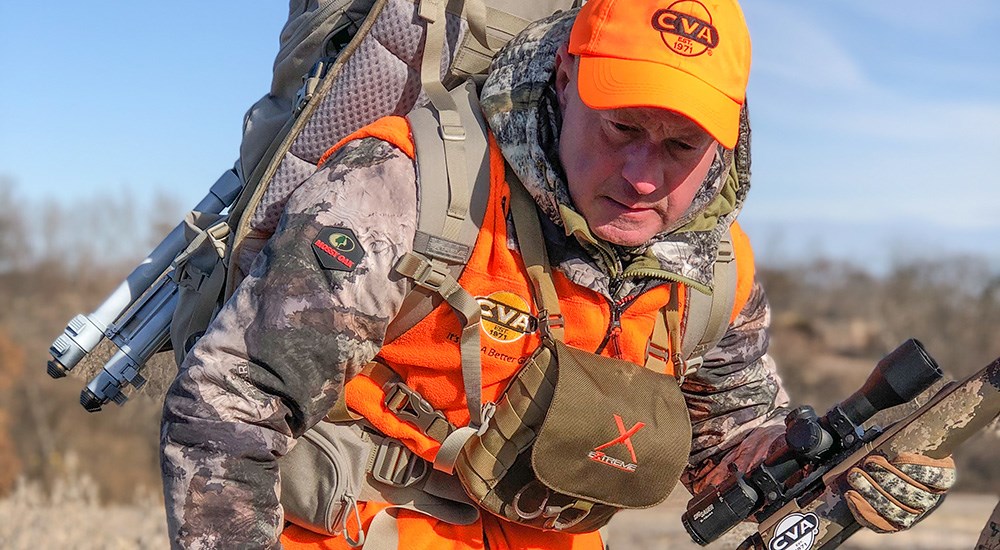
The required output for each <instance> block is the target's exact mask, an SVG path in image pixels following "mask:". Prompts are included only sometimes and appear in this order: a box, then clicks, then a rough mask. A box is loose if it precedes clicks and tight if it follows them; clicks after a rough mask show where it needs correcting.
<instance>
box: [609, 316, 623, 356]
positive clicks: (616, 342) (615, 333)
mask: <svg viewBox="0 0 1000 550" xmlns="http://www.w3.org/2000/svg"><path fill="white" fill-rule="evenodd" d="M621 333H622V325H621V323H619V322H618V321H617V320H616V321H615V326H613V327H611V353H612V355H613V356H614V357H615V358H617V359H621V358H622V344H621V338H620V336H621Z"/></svg>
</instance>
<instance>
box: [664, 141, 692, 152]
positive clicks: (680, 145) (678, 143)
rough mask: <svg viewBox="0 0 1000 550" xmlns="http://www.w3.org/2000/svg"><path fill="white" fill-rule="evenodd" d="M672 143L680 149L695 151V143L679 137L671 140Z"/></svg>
mask: <svg viewBox="0 0 1000 550" xmlns="http://www.w3.org/2000/svg"><path fill="white" fill-rule="evenodd" d="M670 144H671V145H672V146H674V147H676V148H677V149H680V150H681V151H694V150H695V149H696V147H695V146H694V145H691V144H690V143H688V142H686V141H681V140H679V139H672V140H670Z"/></svg>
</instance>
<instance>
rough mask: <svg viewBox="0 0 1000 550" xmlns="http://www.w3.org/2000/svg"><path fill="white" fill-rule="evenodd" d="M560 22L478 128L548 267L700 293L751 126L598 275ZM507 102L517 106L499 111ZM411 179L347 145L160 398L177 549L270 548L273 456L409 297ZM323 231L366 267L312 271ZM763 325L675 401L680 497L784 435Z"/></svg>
mask: <svg viewBox="0 0 1000 550" xmlns="http://www.w3.org/2000/svg"><path fill="white" fill-rule="evenodd" d="M569 17H570V16H569V15H562V16H557V17H555V18H553V19H550V20H548V21H545V22H543V23H541V24H540V25H537V26H534V27H531V28H530V29H529V30H528V31H526V33H525V34H524V35H522V38H521V39H518V40H515V41H514V42H512V45H511V46H510V47H509V48H508V49H507V50H505V51H504V52H502V53H501V54H500V55H499V56H498V58H497V60H496V62H495V64H494V67H493V69H492V70H493V72H494V74H495V75H497V76H496V78H494V77H491V82H490V83H487V91H486V92H485V97H484V101H483V103H484V109H485V110H486V113H487V115H488V116H489V115H491V113H492V114H494V115H497V116H498V117H499V118H497V117H496V116H491V117H490V125H491V128H492V130H493V131H494V133H495V135H496V137H497V139H498V142H499V144H500V146H501V149H502V150H503V151H504V153H505V155H506V156H507V158H508V159H510V160H511V161H512V163H513V164H514V168H515V171H516V172H517V174H518V176H519V177H521V178H524V180H525V182H526V183H527V184H528V187H529V189H532V193H533V196H534V197H535V199H536V202H538V204H539V206H540V208H541V209H542V211H543V212H546V213H547V214H549V216H546V217H547V218H548V219H547V220H543V221H547V222H548V223H547V224H545V225H546V230H545V233H546V237H547V240H548V241H550V242H549V250H550V253H551V254H552V258H553V261H554V262H556V263H558V264H559V266H558V267H559V269H561V270H562V271H563V272H564V273H565V274H566V275H567V277H568V278H569V279H570V280H571V281H574V282H575V283H576V284H580V285H582V286H585V287H587V288H591V289H594V290H596V291H597V292H600V293H602V294H604V295H605V296H606V297H608V298H609V299H617V298H619V297H621V296H624V295H627V294H631V293H635V292H641V291H643V290H645V289H648V288H651V287H653V286H656V285H659V284H665V279H664V278H653V279H628V278H626V279H625V280H617V281H615V283H616V284H615V285H612V284H611V280H612V274H620V273H622V272H624V271H626V270H627V269H625V268H626V267H627V266H628V265H630V264H632V263H635V262H640V261H646V260H648V259H649V258H650V257H652V258H654V259H655V261H656V262H657V263H658V265H659V266H660V268H661V269H662V271H663V273H664V274H665V275H669V274H674V276H678V273H677V272H678V271H681V272H682V273H680V274H679V275H680V276H682V277H686V278H689V279H691V280H692V281H694V282H695V283H696V284H699V285H702V286H704V287H706V288H710V286H711V282H712V281H711V262H710V261H699V262H694V263H691V260H692V259H693V258H692V255H694V256H699V257H700V256H702V255H707V254H708V253H709V252H711V251H714V250H715V246H716V244H717V242H718V239H719V237H720V236H721V235H722V234H723V233H724V232H725V231H726V230H728V227H729V224H730V223H731V222H732V220H733V219H734V218H735V216H736V214H737V213H738V211H739V208H740V206H742V202H743V197H744V196H745V194H746V191H747V189H748V188H749V149H748V145H749V144H748V136H749V132H748V127H747V126H746V121H745V119H744V130H745V131H744V132H743V135H742V136H741V142H740V145H739V147H738V148H737V151H735V154H733V153H734V152H731V151H720V153H719V155H718V156H717V158H716V163H717V166H714V167H713V169H712V170H711V171H710V175H709V178H707V180H706V183H705V188H704V189H703V190H702V192H701V193H699V195H698V198H697V199H696V204H695V206H694V207H692V210H691V211H690V212H689V215H688V216H685V219H686V220H688V221H686V222H685V223H691V224H694V225H696V226H697V228H698V229H697V230H695V229H692V228H691V227H687V226H685V227H679V228H678V230H677V231H676V232H672V233H670V234H667V235H662V236H658V237H657V239H655V242H654V243H650V245H649V246H647V247H640V248H638V249H628V250H626V249H621V248H620V247H610V249H611V250H612V251H613V252H614V254H613V256H614V258H613V263H615V264H618V265H609V264H608V263H606V262H605V261H604V260H603V259H602V257H601V256H600V255H599V254H597V253H596V252H595V251H596V247H597V246H605V247H608V246H609V245H607V243H603V245H602V244H601V243H597V242H594V241H592V240H589V239H592V237H591V238H589V239H588V238H587V236H586V234H587V233H588V232H587V231H585V229H586V228H585V227H584V228H577V229H579V231H571V232H567V231H565V226H564V223H563V221H564V219H563V217H562V215H563V213H565V212H568V211H569V210H567V209H570V210H571V206H572V205H571V204H569V202H568V194H567V193H566V187H565V182H564V181H563V179H562V176H561V175H560V174H561V172H562V170H561V167H560V165H559V162H558V159H557V158H554V157H553V156H552V155H553V154H554V153H553V152H554V151H557V150H558V147H557V144H558V129H559V115H558V112H557V110H556V109H555V105H556V103H555V102H554V101H553V100H552V95H551V93H552V92H551V86H550V85H549V83H548V82H549V80H551V78H550V77H551V71H552V63H551V56H554V54H555V51H556V49H557V48H558V46H559V45H560V43H561V42H562V41H565V40H566V38H567V36H568V34H567V33H568V29H569V25H570V20H569ZM546 25H548V27H546ZM553 29H555V30H553ZM516 67H521V68H523V69H525V70H524V71H520V70H518V71H514V70H513V69H514V68H516ZM504 79H506V80H504ZM539 83H541V85H539ZM515 103H516V104H517V105H520V106H522V107H523V108H524V109H523V110H522V111H521V112H511V111H510V110H509V109H508V113H507V114H506V115H504V114H502V113H501V112H500V111H502V110H503V106H504V105H511V104H515ZM497 109H499V110H497ZM518 151H520V152H521V153H517V152H518ZM518 155H520V156H518ZM734 159H735V160H736V169H733V165H732V163H733V161H734ZM741 163H742V164H741ZM415 177H416V176H415V169H414V165H413V161H411V160H410V159H409V158H407V157H405V156H404V155H403V154H402V153H401V152H400V151H398V150H397V149H395V148H394V147H392V146H389V145H388V144H386V143H383V142H380V141H377V140H374V139H371V138H369V139H364V140H361V141H357V142H352V143H350V144H348V145H347V146H345V147H344V148H343V149H342V150H341V151H340V152H339V153H338V154H337V155H336V156H335V157H334V158H333V159H331V160H330V161H328V162H327V164H326V165H325V166H324V168H322V169H321V170H319V171H318V172H317V173H316V174H315V175H313V176H312V177H311V178H310V179H309V180H308V181H307V182H306V183H305V184H303V185H302V186H301V187H300V188H299V189H298V190H297V191H296V192H295V193H294V194H293V195H292V197H291V199H290V200H289V202H288V204H287V206H286V208H285V211H284V213H283V215H282V218H281V221H280V223H279V226H278V228H277V230H276V233H275V234H274V236H273V237H272V238H271V240H270V241H269V242H268V244H267V246H266V247H265V248H264V250H263V251H262V252H261V254H260V255H259V256H258V257H257V259H256V261H255V262H254V264H253V266H252V268H251V271H250V274H249V276H248V277H247V279H245V280H244V282H243V283H242V284H241V285H240V287H239V288H238V290H237V291H236V293H235V294H234V296H233V297H232V299H230V301H229V302H228V303H227V304H226V306H225V307H224V308H223V310H222V311H221V313H220V314H219V316H218V317H217V318H216V320H215V321H214V322H213V324H212V325H211V327H210V328H209V330H208V332H207V333H206V334H205V336H204V337H203V338H202V339H201V340H200V341H199V342H198V344H197V345H196V346H195V348H194V349H193V350H192V352H191V353H190V354H189V355H188V357H187V358H186V360H185V362H184V364H183V365H182V366H181V368H180V372H179V374H178V377H177V379H176V381H175V382H174V384H173V385H172V386H171V388H170V390H169V392H168V395H167V397H166V402H165V405H164V417H163V426H162V431H161V447H162V453H161V454H162V456H161V458H162V469H163V480H164V491H165V496H166V505H167V516H168V527H169V532H170V540H171V542H172V544H174V546H175V547H184V548H213V547H227V548H228V547H234V548H242V547H253V548H261V547H263V548H267V547H276V546H277V545H278V537H279V535H280V532H281V529H282V527H283V517H282V512H281V508H280V505H279V504H278V494H279V491H280V482H279V479H278V471H277V466H276V459H277V457H279V456H282V455H283V454H285V453H286V452H288V450H289V449H290V448H291V447H292V445H294V442H295V438H296V437H298V436H300V435H301V434H302V433H303V432H304V431H305V430H307V429H308V428H309V427H311V426H312V425H313V424H314V423H316V422H317V421H319V420H320V419H321V418H322V417H323V416H324V415H325V414H326V412H327V411H328V410H329V408H330V407H331V406H332V404H333V403H334V401H335V400H336V398H337V397H338V396H339V394H340V392H341V391H342V388H343V384H344V383H345V381H346V380H349V379H350V378H351V377H352V376H354V375H355V374H356V373H357V372H358V370H359V369H360V368H361V367H362V366H363V365H364V364H365V363H366V362H367V361H369V360H370V359H372V358H373V357H374V356H375V355H376V353H377V352H378V350H379V347H380V346H381V343H382V340H383V338H384V334H385V329H386V326H387V325H388V323H389V321H390V320H391V319H392V318H393V316H394V315H395V314H396V312H397V311H398V308H399V307H400V303H401V302H402V298H403V296H404V294H405V291H406V289H407V284H406V283H405V281H403V280H401V279H400V278H399V277H397V276H395V275H393V274H392V266H393V265H395V263H396V261H397V260H398V259H399V258H400V256H402V255H403V254H404V253H406V252H407V251H409V250H410V247H411V245H412V241H413V235H414V231H415V222H416V217H417V192H416V190H417V187H416V183H415V181H414V180H415ZM720 205H722V206H720ZM706 218H707V219H708V222H705V219H706ZM331 227H346V228H349V229H351V230H352V231H353V233H354V234H355V235H356V236H357V237H358V241H359V244H360V246H361V247H362V248H363V250H364V257H363V259H362V260H361V261H360V262H358V264H357V265H356V266H355V267H354V268H353V270H349V271H337V270H328V269H323V268H322V266H321V264H320V262H319V260H318V259H317V256H316V252H314V250H313V248H312V243H313V241H314V240H315V238H316V236H317V235H319V234H320V232H321V231H323V230H324V229H326V228H331ZM511 235H513V233H511ZM569 235H573V236H572V237H570V236H569ZM581 235H582V237H581ZM510 245H511V246H512V248H516V241H513V240H512V241H511V242H510ZM702 259H703V260H704V258H702ZM612 286H613V287H614V292H612V290H611V289H612ZM769 320H770V313H769V309H768V305H767V301H766V299H765V296H764V292H763V290H762V289H761V287H760V286H759V285H756V284H755V286H754V289H753V292H752V295H751V298H750V300H749V301H748V302H747V305H746V307H745V308H744V310H743V311H742V312H741V313H740V314H739V316H738V318H737V319H736V320H735V322H734V323H733V325H732V327H730V329H729V331H728V333H727V334H726V335H725V337H724V338H723V339H722V341H721V342H720V345H719V346H718V348H717V349H715V350H712V351H711V352H710V353H709V354H708V355H706V362H705V365H704V367H703V368H702V369H701V370H700V371H699V372H698V373H697V374H696V375H694V376H691V377H689V378H688V379H687V381H686V383H685V384H684V386H683V388H682V391H683V392H684V395H685V397H686V399H687V403H688V407H689V410H690V414H691V419H692V424H693V428H694V444H693V447H692V455H691V459H690V464H689V469H688V471H687V472H686V473H685V474H684V477H683V478H682V481H683V482H684V483H685V484H686V485H688V487H689V488H693V489H698V488H700V487H701V486H703V485H704V484H705V483H708V482H711V481H712V480H718V479H721V478H722V477H724V476H725V475H726V465H727V464H729V463H736V464H737V465H739V466H741V467H744V468H746V467H749V466H750V465H752V464H753V463H755V462H756V461H759V460H760V458H761V457H763V456H764V454H766V451H767V449H768V447H769V446H770V444H771V442H772V441H773V440H774V438H775V437H776V433H777V432H776V428H779V427H781V425H782V420H781V407H783V406H784V405H785V404H786V403H787V396H786V395H785V393H784V391H783V390H782V387H781V381H780V379H779V378H778V376H777V374H776V372H775V368H774V363H773V361H772V360H771V359H770V358H769V357H768V355H767V354H766V350H767V334H766V331H767V327H768V323H769ZM594 330H600V331H602V332H603V331H604V330H606V327H595V329H594ZM757 428H760V429H757Z"/></svg>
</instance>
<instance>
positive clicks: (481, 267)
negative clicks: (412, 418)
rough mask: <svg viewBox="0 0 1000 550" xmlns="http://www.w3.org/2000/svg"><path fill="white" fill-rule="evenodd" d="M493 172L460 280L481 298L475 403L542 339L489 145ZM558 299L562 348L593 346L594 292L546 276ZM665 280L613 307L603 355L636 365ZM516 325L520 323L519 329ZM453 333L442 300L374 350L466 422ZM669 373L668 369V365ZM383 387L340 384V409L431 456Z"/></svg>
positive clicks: (499, 167) (597, 337)
mask: <svg viewBox="0 0 1000 550" xmlns="http://www.w3.org/2000/svg"><path fill="white" fill-rule="evenodd" d="M490 151H491V153H490V154H491V158H490V163H491V171H492V173H493V174H494V179H493V182H492V185H491V190H490V198H489V202H488V204H487V211H486V215H485V217H484V220H483V226H482V229H481V230H480V232H479V236H478V238H477V241H476V245H475V247H474V249H473V252H472V255H471V257H470V259H469V262H468V263H467V265H466V267H465V270H464V271H463V272H462V275H461V277H460V278H459V282H460V283H461V284H462V286H463V287H464V288H465V289H466V290H467V291H468V292H469V293H470V294H472V295H473V296H475V297H477V298H481V301H480V304H481V306H482V311H483V313H484V319H483V323H482V333H481V338H482V360H483V369H482V383H483V401H484V402H485V401H495V400H496V399H497V398H498V397H499V396H500V394H501V393H502V392H503V390H504V389H505V388H506V386H507V382H508V381H509V380H510V378H511V377H512V376H513V375H514V374H515V373H516V372H517V371H518V369H519V368H520V366H521V365H522V364H523V362H524V360H526V359H527V358H528V357H529V356H530V355H531V354H532V353H533V352H534V351H535V350H536V349H537V348H538V346H539V345H540V344H541V339H540V337H539V336H538V334H537V332H536V331H534V330H531V329H533V327H534V325H535V323H537V320H536V318H535V315H537V313H538V307H537V305H536V304H534V301H533V299H532V294H531V283H530V281H529V279H528V276H527V273H526V271H525V268H524V263H523V261H522V260H521V258H520V256H519V255H518V254H516V253H514V252H513V251H511V250H510V249H509V248H508V247H507V221H506V220H507V214H506V208H507V205H508V204H509V203H510V190H509V188H508V186H507V184H506V182H505V181H503V174H504V170H503V157H502V156H501V154H500V151H499V148H497V147H496V146H495V145H493V146H491V149H490ZM553 279H554V284H555V286H556V290H557V292H558V294H559V296H560V300H559V305H560V308H561V309H562V313H563V316H564V317H565V318H566V319H571V320H572V322H568V323H567V324H566V327H565V341H566V343H567V344H569V345H571V346H575V347H578V348H580V349H585V350H596V349H597V348H598V347H599V346H600V344H601V341H602V340H603V339H604V336H605V331H604V330H595V329H594V327H607V326H609V324H610V322H611V308H610V306H609V304H608V302H607V300H605V299H604V298H603V297H602V296H600V295H599V294H597V293H596V292H593V291H591V290H588V289H585V288H582V287H580V286H577V285H574V284H573V283H571V282H570V281H569V280H568V279H567V278H566V277H565V276H564V275H563V274H562V273H559V272H556V273H555V274H554V276H553ZM669 295H670V291H669V287H667V286H666V285H664V286H660V287H657V288H655V289H653V290H651V291H648V292H646V293H644V294H642V295H640V296H639V297H638V298H636V299H635V300H634V301H633V302H632V303H630V304H629V305H628V307H627V308H626V309H625V311H624V313H623V314H622V318H621V323H622V326H623V330H622V331H621V332H620V333H619V335H618V338H617V345H615V343H614V342H610V343H609V344H608V345H607V346H606V347H605V349H604V352H603V353H604V354H605V355H609V356H611V355H616V356H618V357H621V358H623V359H626V360H629V361H632V362H635V363H639V364H642V363H643V362H644V361H645V353H646V343H647V341H648V338H649V335H650V334H651V333H652V331H653V323H654V321H655V318H656V315H657V313H658V312H659V310H660V308H661V307H662V306H663V305H664V304H665V303H666V302H667V301H668V299H669ZM518 329H527V330H526V331H525V332H526V333H525V332H522V331H520V330H518ZM460 335H461V325H460V324H459V321H458V318H457V317H456V316H455V314H454V312H452V310H451V308H450V307H449V306H448V305H447V304H441V306H439V307H438V308H437V309H435V310H434V311H433V312H431V313H430V314H429V315H428V316H427V317H425V318H424V319H423V320H421V321H420V322H419V323H417V325H416V326H414V327H413V328H411V329H410V330H409V331H407V332H406V333H405V334H403V335H402V336H400V337H399V338H397V339H396V340H395V341H393V342H391V343H389V344H386V345H385V346H383V347H382V351H381V352H380V353H379V357H380V358H382V359H383V360H384V361H385V362H386V363H387V364H388V365H389V366H391V367H392V369H393V370H394V371H395V372H397V373H398V374H399V375H400V376H401V377H402V378H403V379H404V380H406V383H407V385H409V386H410V387H411V388H413V389H414V390H415V391H417V392H418V393H419V394H420V395H421V396H423V398H424V399H426V400H427V401H428V402H430V403H431V404H432V405H433V406H434V407H435V408H437V409H438V410H440V411H442V412H443V413H444V414H445V416H446V417H447V418H448V420H449V421H451V422H452V423H454V424H456V425H459V426H464V425H466V424H468V422H469V414H468V409H467V405H466V401H465V390H464V386H463V383H462V376H461V368H460V367H459V365H461V356H460V350H459V347H458V346H457V345H456V343H457V342H458V341H459V339H460ZM671 373H672V371H671ZM384 395H385V394H384V392H383V391H382V388H381V387H379V386H378V384H376V383H375V382H374V381H372V380H371V379H368V378H366V377H363V376H359V377H356V378H355V379H353V380H352V381H351V382H350V383H348V385H347V389H346V400H347V404H348V406H349V407H350V408H351V409H352V410H354V411H356V412H358V413H359V414H362V415H364V416H365V417H367V418H368V420H369V421H370V422H371V423H372V424H373V425H375V427H377V428H378V429H379V430H381V431H382V432H383V433H384V434H386V435H388V436H390V437H393V438H396V439H399V440H401V441H403V442H404V443H406V444H407V446H408V447H410V448H411V449H412V450H413V451H414V452H416V453H417V454H419V455H420V456H422V457H423V458H425V459H427V460H433V458H434V456H435V454H436V453H437V450H438V448H439V444H438V443H437V442H436V441H434V440H433V439H431V438H429V437H427V436H426V435H424V434H422V433H420V431H419V430H418V429H416V428H415V427H413V426H412V425H411V424H409V423H407V422H403V421H400V420H399V419H398V418H396V417H395V416H394V415H392V414H391V413H390V412H389V411H388V409H387V408H386V407H385V404H384V402H383V401H384Z"/></svg>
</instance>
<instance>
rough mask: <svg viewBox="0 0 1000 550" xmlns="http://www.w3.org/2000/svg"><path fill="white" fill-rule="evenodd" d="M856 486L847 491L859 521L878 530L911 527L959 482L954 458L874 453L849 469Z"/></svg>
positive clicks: (887, 531)
mask: <svg viewBox="0 0 1000 550" xmlns="http://www.w3.org/2000/svg"><path fill="white" fill-rule="evenodd" d="M847 483H848V484H849V485H850V486H851V487H852V489H851V490H849V491H847V492H846V493H844V497H845V498H846V499H847V506H848V507H849V508H850V509H851V512H852V513H853V514H854V517H855V519H857V520H858V523H860V524H861V525H864V526H865V527H867V528H869V529H871V530H873V531H875V532H878V533H892V532H895V531H902V530H903V529H909V528H910V526H911V525H913V524H914V523H916V522H917V521H918V520H920V519H921V518H923V516H924V515H925V514H926V513H927V512H928V511H930V510H932V509H934V507H935V506H937V504H938V502H939V501H940V500H941V498H942V497H943V496H944V493H945V492H946V491H947V490H948V489H949V488H950V487H951V486H952V484H954V483H955V461H954V460H952V459H951V457H946V458H942V459H935V458H930V457H927V456H924V455H921V454H914V453H901V454H900V455H899V456H898V457H896V459H895V460H893V461H892V462H889V461H888V460H886V458H885V457H884V456H881V455H870V456H868V457H866V458H865V459H864V460H863V461H861V463H860V465H859V466H855V467H854V468H851V469H850V470H849V471H848V472H847Z"/></svg>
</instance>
